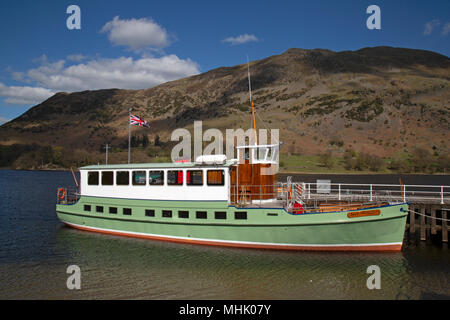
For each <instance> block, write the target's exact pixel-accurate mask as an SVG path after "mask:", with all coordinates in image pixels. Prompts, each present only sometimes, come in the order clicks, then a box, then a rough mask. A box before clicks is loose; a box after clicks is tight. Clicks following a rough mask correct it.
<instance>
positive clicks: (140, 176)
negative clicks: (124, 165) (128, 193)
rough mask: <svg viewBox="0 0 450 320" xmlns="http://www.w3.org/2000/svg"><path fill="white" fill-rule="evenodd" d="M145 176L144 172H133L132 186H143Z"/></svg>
mask: <svg viewBox="0 0 450 320" xmlns="http://www.w3.org/2000/svg"><path fill="white" fill-rule="evenodd" d="M146 175H147V173H146V172H145V171H133V186H145V180H146Z"/></svg>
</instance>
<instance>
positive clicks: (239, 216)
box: [234, 211, 247, 220]
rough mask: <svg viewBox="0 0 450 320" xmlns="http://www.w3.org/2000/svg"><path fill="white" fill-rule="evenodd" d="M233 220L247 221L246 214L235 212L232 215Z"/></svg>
mask: <svg viewBox="0 0 450 320" xmlns="http://www.w3.org/2000/svg"><path fill="white" fill-rule="evenodd" d="M234 218H235V219H236V220H245V219H247V212H245V211H236V212H235V213H234Z"/></svg>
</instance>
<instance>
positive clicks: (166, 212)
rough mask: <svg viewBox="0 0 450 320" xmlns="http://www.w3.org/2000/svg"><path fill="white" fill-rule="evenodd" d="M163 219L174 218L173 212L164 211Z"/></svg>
mask: <svg viewBox="0 0 450 320" xmlns="http://www.w3.org/2000/svg"><path fill="white" fill-rule="evenodd" d="M162 216H163V218H172V211H170V210H163V211H162Z"/></svg>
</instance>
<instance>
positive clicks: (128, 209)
mask: <svg viewBox="0 0 450 320" xmlns="http://www.w3.org/2000/svg"><path fill="white" fill-rule="evenodd" d="M122 213H123V215H125V216H131V209H130V208H123V210H122Z"/></svg>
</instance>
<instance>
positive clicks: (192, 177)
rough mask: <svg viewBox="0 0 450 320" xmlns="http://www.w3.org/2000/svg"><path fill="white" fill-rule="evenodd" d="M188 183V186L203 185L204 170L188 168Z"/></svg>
mask: <svg viewBox="0 0 450 320" xmlns="http://www.w3.org/2000/svg"><path fill="white" fill-rule="evenodd" d="M186 184H187V185H188V186H202V185H203V170H188V171H187V172H186Z"/></svg>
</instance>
